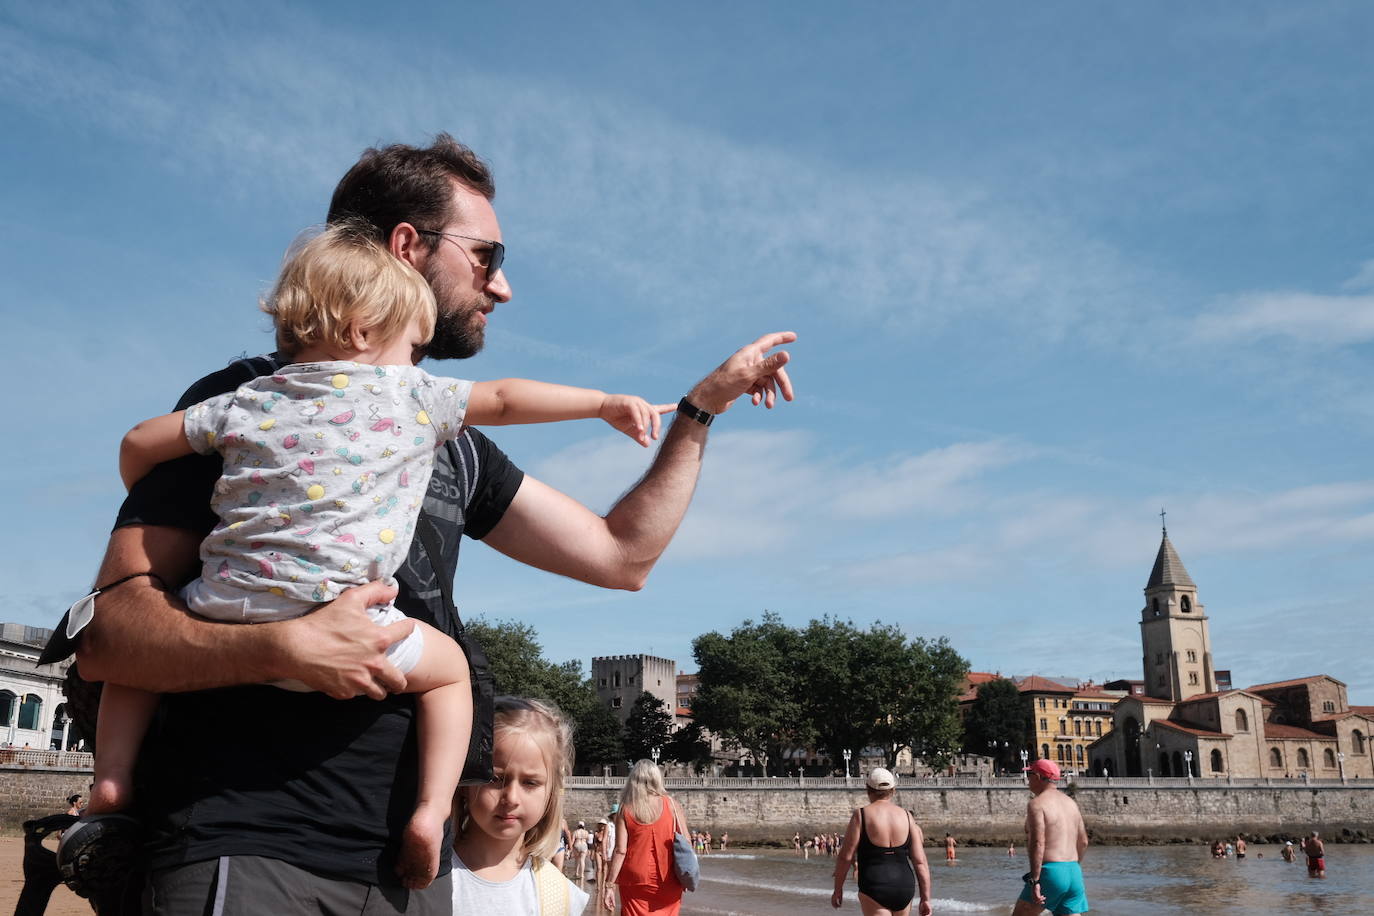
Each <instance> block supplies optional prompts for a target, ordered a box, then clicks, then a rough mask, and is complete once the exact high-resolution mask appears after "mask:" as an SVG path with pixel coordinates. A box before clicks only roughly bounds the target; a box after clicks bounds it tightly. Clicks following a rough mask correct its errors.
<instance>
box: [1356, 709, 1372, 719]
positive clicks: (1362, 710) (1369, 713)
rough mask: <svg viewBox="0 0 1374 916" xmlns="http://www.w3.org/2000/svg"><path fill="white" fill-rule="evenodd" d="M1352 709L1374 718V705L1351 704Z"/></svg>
mask: <svg viewBox="0 0 1374 916" xmlns="http://www.w3.org/2000/svg"><path fill="white" fill-rule="evenodd" d="M1350 711H1351V712H1353V713H1358V714H1359V715H1362V716H1369V717H1370V718H1371V719H1374V706H1351V707H1350Z"/></svg>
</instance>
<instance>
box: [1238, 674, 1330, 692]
mask: <svg viewBox="0 0 1374 916" xmlns="http://www.w3.org/2000/svg"><path fill="white" fill-rule="evenodd" d="M1322 680H1331V681H1336V683H1337V684H1340V685H1341V686H1342V687H1344V686H1345V681H1337V680H1336V679H1335V678H1334V677H1332V676H1331V675H1329V674H1310V675H1308V676H1307V677H1295V678H1292V679H1291V680H1287V681H1274V682H1273V683H1271V684H1254V685H1252V686H1250V687H1246V688H1245V689H1246V690H1274V689H1276V688H1279V687H1296V686H1297V685H1298V684H1310V683H1311V682H1313V681H1322Z"/></svg>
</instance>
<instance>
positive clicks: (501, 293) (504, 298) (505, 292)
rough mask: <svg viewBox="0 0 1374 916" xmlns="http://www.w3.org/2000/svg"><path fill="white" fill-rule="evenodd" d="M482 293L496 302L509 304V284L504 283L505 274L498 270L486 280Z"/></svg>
mask: <svg viewBox="0 0 1374 916" xmlns="http://www.w3.org/2000/svg"><path fill="white" fill-rule="evenodd" d="M482 291H483V292H485V293H486V294H487V295H488V296H490V297H491V298H493V299H495V300H496V301H497V302H509V301H510V297H511V289H510V284H509V283H507V282H506V272H505V271H504V270H498V271H497V272H496V273H495V274H493V275H492V276H490V277H488V278H487V282H486V285H485V286H483V287H482Z"/></svg>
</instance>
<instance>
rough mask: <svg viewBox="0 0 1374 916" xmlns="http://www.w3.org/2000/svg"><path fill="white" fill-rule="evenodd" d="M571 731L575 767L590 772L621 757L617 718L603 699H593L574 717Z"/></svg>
mask: <svg viewBox="0 0 1374 916" xmlns="http://www.w3.org/2000/svg"><path fill="white" fill-rule="evenodd" d="M575 728H576V729H577V731H576V732H575V733H574V735H573V740H574V743H575V744H576V746H577V771H578V772H580V773H582V774H584V775H590V776H598V775H600V774H601V768H602V767H603V766H605V765H608V764H617V763H622V762H624V760H625V744H624V741H623V740H622V733H621V728H620V720H619V719H618V718H616V715H615V713H613V712H611V711H610V710H609V709H607V708H606V706H605V704H603V703H593V704H592V705H591V706H589V707H587V709H586V711H585V712H584V713H583V714H582V715H581V716H580V717H579V718H578V719H577V722H576V724H575Z"/></svg>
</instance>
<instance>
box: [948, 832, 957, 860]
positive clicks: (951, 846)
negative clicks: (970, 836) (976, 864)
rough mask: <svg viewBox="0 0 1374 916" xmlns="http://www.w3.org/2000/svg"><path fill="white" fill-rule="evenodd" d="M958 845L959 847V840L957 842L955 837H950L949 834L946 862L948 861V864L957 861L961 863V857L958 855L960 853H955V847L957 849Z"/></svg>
mask: <svg viewBox="0 0 1374 916" xmlns="http://www.w3.org/2000/svg"><path fill="white" fill-rule="evenodd" d="M958 845H959V841H958V840H956V839H955V838H954V837H952V836H950V835H949V834H948V833H946V834H945V861H946V862H957V861H959V855H958V853H956V852H955V851H954V847H956V846H958Z"/></svg>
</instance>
